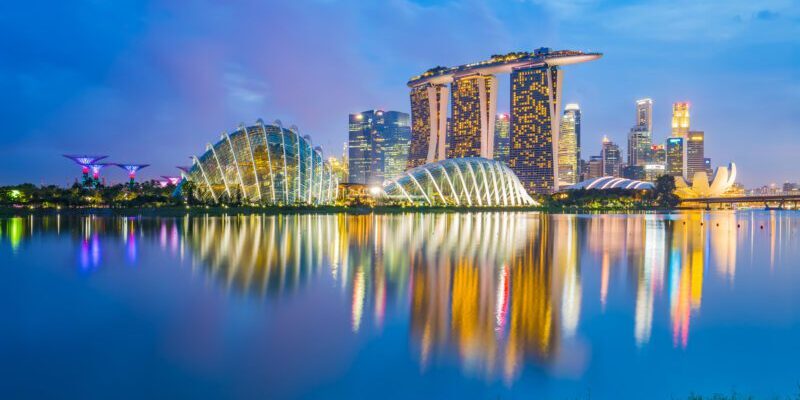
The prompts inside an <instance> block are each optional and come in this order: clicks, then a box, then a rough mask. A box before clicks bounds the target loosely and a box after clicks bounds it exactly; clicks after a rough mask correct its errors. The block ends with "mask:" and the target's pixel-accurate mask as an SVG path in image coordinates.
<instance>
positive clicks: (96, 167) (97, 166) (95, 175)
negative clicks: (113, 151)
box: [89, 163, 110, 186]
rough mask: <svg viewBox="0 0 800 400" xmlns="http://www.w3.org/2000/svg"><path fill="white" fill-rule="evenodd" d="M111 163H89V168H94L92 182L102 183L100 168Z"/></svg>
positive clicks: (95, 184)
mask: <svg viewBox="0 0 800 400" xmlns="http://www.w3.org/2000/svg"><path fill="white" fill-rule="evenodd" d="M109 165H110V164H106V163H94V164H91V165H89V168H90V169H91V170H92V182H93V183H94V186H97V185H99V184H100V170H101V169H103V168H105V167H107V166H109Z"/></svg>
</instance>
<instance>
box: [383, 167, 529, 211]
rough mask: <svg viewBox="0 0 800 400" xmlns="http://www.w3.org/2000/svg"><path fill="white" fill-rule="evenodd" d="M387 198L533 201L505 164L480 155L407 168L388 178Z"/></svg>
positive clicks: (476, 203) (455, 202) (437, 202)
mask: <svg viewBox="0 0 800 400" xmlns="http://www.w3.org/2000/svg"><path fill="white" fill-rule="evenodd" d="M383 192H384V194H385V196H386V197H387V198H389V199H393V200H396V201H400V202H408V203H411V204H415V205H429V206H445V205H447V206H466V207H497V206H530V205H536V204H537V203H536V201H534V200H533V198H531V197H530V196H529V195H528V192H526V191H525V188H523V187H522V184H521V183H520V181H519V179H518V178H517V176H516V175H515V174H514V172H513V171H511V169H510V168H508V167H507V166H506V165H505V164H503V163H502V162H499V161H494V160H488V159H485V158H480V157H468V158H451V159H446V160H441V161H437V162H433V163H429V164H425V165H421V166H419V167H416V168H413V169H410V170H408V171H406V172H404V173H403V174H402V175H400V176H398V177H396V178H394V179H390V180H388V181H387V182H386V183H385V184H384V186H383Z"/></svg>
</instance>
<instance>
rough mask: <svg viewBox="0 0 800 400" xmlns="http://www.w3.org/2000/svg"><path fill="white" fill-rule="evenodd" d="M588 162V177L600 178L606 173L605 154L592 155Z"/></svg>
mask: <svg viewBox="0 0 800 400" xmlns="http://www.w3.org/2000/svg"><path fill="white" fill-rule="evenodd" d="M587 164H588V166H587V168H586V170H587V172H586V179H593V178H600V177H602V176H603V175H605V174H603V156H591V157H589V162H588V163H587Z"/></svg>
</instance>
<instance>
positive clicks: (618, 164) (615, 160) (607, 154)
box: [600, 137, 622, 177]
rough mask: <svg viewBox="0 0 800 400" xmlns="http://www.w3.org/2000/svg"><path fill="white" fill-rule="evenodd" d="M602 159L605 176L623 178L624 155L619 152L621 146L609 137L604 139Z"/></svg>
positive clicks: (601, 152)
mask: <svg viewBox="0 0 800 400" xmlns="http://www.w3.org/2000/svg"><path fill="white" fill-rule="evenodd" d="M600 157H601V159H602V161H603V175H604V176H617V177H619V176H622V171H621V169H622V153H621V152H620V151H619V146H617V144H616V143H614V142H612V141H611V140H609V139H608V137H603V147H602V148H601V150H600Z"/></svg>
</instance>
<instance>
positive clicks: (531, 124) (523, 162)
mask: <svg viewBox="0 0 800 400" xmlns="http://www.w3.org/2000/svg"><path fill="white" fill-rule="evenodd" d="M561 77H562V72H561V70H560V69H559V68H558V67H551V66H549V65H546V64H545V65H543V66H537V67H533V68H519V69H515V70H513V71H512V72H511V149H510V150H509V162H508V165H509V166H510V167H511V169H512V170H513V171H514V173H516V174H517V177H518V178H519V180H520V181H521V182H522V185H523V186H524V187H525V189H526V190H528V192H529V193H539V194H550V193H553V192H555V191H558V139H559V129H560V123H559V122H560V121H559V119H560V113H559V111H560V110H561V106H560V105H561Z"/></svg>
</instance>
